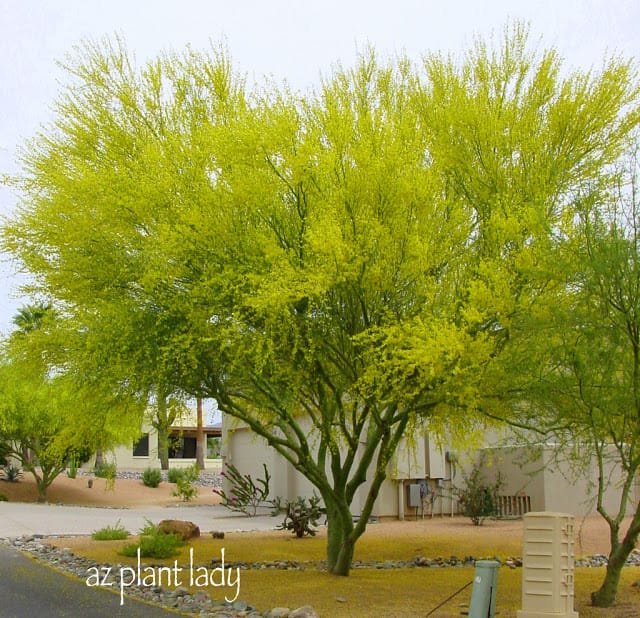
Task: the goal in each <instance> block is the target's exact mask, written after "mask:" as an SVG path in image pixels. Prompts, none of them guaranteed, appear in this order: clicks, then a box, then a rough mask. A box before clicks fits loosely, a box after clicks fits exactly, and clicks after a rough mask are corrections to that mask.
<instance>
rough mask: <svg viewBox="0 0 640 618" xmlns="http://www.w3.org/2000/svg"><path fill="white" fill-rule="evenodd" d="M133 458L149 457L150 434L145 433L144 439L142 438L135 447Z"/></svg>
mask: <svg viewBox="0 0 640 618" xmlns="http://www.w3.org/2000/svg"><path fill="white" fill-rule="evenodd" d="M133 456H134V457H149V434H148V433H145V434H144V436H142V438H140V439H139V440H138V441H137V442H136V443H135V444H134V445H133Z"/></svg>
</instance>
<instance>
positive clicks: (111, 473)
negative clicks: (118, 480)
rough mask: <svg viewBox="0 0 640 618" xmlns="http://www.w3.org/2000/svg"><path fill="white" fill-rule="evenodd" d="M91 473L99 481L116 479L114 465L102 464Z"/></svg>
mask: <svg viewBox="0 0 640 618" xmlns="http://www.w3.org/2000/svg"><path fill="white" fill-rule="evenodd" d="M93 473H94V474H95V475H96V476H97V477H98V478H101V479H111V478H115V477H116V464H115V463H106V462H103V463H101V464H98V465H97V466H95V467H94V468H93Z"/></svg>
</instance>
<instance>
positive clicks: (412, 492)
mask: <svg viewBox="0 0 640 618" xmlns="http://www.w3.org/2000/svg"><path fill="white" fill-rule="evenodd" d="M408 487H409V501H408V503H407V504H408V506H409V507H411V508H413V509H417V508H418V507H420V506H422V496H420V485H419V484H418V483H410V484H409V485H408Z"/></svg>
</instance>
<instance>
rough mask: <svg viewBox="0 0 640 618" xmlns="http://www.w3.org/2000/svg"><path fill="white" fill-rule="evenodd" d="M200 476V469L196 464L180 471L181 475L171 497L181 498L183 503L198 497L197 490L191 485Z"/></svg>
mask: <svg viewBox="0 0 640 618" xmlns="http://www.w3.org/2000/svg"><path fill="white" fill-rule="evenodd" d="M199 476H200V468H198V464H195V463H194V464H193V465H191V466H189V467H188V468H184V469H183V470H182V474H181V475H180V477H179V478H178V480H177V482H176V488H175V489H174V490H173V492H172V495H174V496H176V497H178V498H181V499H182V500H183V501H184V502H189V501H190V500H193V498H195V497H196V496H197V495H198V488H197V487H194V486H193V483H195V481H197V480H198V477H199Z"/></svg>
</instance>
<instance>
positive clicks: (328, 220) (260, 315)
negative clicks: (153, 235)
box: [164, 28, 637, 575]
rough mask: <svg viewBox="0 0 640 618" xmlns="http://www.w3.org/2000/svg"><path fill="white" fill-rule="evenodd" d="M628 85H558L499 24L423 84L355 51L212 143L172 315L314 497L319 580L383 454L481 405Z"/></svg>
mask: <svg viewBox="0 0 640 618" xmlns="http://www.w3.org/2000/svg"><path fill="white" fill-rule="evenodd" d="M629 73H630V67H629V66H628V65H625V64H623V63H620V64H617V63H612V64H611V65H609V66H608V67H606V68H605V69H604V70H603V72H602V73H601V74H593V75H582V74H576V75H572V76H569V77H568V78H566V79H564V80H562V79H561V78H560V77H559V61H558V59H557V56H556V55H555V54H554V53H553V52H549V53H547V54H544V55H543V56H542V57H541V58H539V57H537V56H535V55H534V54H531V53H529V52H528V51H527V49H526V33H525V32H524V31H523V30H522V29H520V28H516V29H515V31H514V32H513V33H511V34H510V35H508V36H507V37H506V39H505V41H504V45H503V47H502V48H500V49H499V50H496V51H492V50H490V49H488V48H487V47H486V46H484V45H482V44H479V45H478V46H477V47H476V48H475V49H474V50H473V51H472V52H470V54H469V56H468V57H467V58H466V59H465V61H464V62H463V63H462V65H461V66H458V65H456V64H455V63H454V62H453V61H451V60H445V59H442V58H440V57H437V56H433V57H430V58H428V59H427V61H426V62H425V72H424V74H422V73H419V72H416V71H415V69H413V68H412V67H411V65H410V64H409V63H408V62H406V61H399V62H397V63H389V64H387V65H381V64H380V63H379V62H378V61H377V59H376V57H375V54H371V55H365V56H364V57H363V58H361V59H360V61H359V63H358V64H357V65H356V67H354V68H353V69H347V70H344V69H337V70H336V71H335V72H334V73H333V74H332V75H331V76H329V77H328V78H327V79H325V81H324V83H323V86H322V88H321V89H320V90H319V92H317V93H316V94H314V95H311V96H309V97H305V98H303V99H302V100H300V99H296V98H295V97H293V96H291V95H289V94H288V93H286V92H284V93H269V95H268V96H263V97H262V98H259V99H257V100H256V101H254V102H252V105H251V106H249V107H247V109H246V110H243V114H242V115H238V118H237V121H236V122H234V123H229V124H225V125H223V126H220V125H217V126H215V127H213V128H212V130H211V134H210V143H209V146H210V148H211V157H212V171H211V187H210V188H207V191H208V192H209V191H210V192H211V195H210V196H209V197H208V198H207V199H204V200H202V201H200V202H199V205H198V209H194V210H192V211H191V212H190V213H189V214H190V218H189V219H188V225H187V224H186V222H185V225H183V226H182V227H181V228H180V230H179V238H181V239H182V240H183V242H182V244H181V245H180V249H181V250H182V252H181V253H178V254H176V256H175V257H174V258H173V259H172V260H171V262H172V263H176V264H188V265H194V264H196V265H198V266H197V269H192V268H189V269H188V270H185V271H184V274H183V275H181V276H178V277H177V279H176V280H177V281H179V282H180V284H179V285H174V286H173V287H174V290H175V292H176V293H175V300H176V302H183V303H185V304H184V307H187V306H188V307H189V308H190V310H191V311H192V319H193V323H194V325H197V329H198V330H197V332H200V333H201V337H200V339H199V342H196V350H197V353H196V356H197V358H198V362H199V363H200V372H201V374H202V375H203V376H205V377H204V379H203V380H204V383H205V384H206V385H207V387H208V389H209V390H208V393H209V394H210V395H211V396H212V397H215V398H216V399H217V401H218V403H219V406H220V408H221V409H222V410H223V411H224V412H226V413H227V414H229V415H231V416H233V417H235V418H237V419H240V420H241V421H243V422H244V423H246V424H247V425H248V426H249V427H250V428H251V429H252V430H253V431H254V432H255V433H257V434H258V435H260V436H262V437H263V438H264V439H265V440H266V441H267V442H268V443H269V444H270V445H271V446H272V447H273V448H274V449H276V450H277V451H278V452H279V453H280V454H281V455H282V456H283V457H284V458H285V459H287V460H288V461H289V462H290V463H291V464H292V465H293V466H294V468H296V469H297V470H298V471H300V472H301V473H302V474H303V475H305V476H306V477H307V478H308V479H309V480H310V481H311V482H312V483H313V485H314V486H315V487H316V488H317V489H318V491H319V493H320V495H321V496H322V499H323V502H324V504H325V506H326V509H327V518H328V548H327V556H328V564H329V569H330V571H331V572H333V573H336V574H341V575H345V574H347V573H348V571H349V566H350V563H351V559H352V556H353V548H354V546H355V543H356V541H357V539H358V538H359V536H360V535H361V534H362V533H363V531H364V529H365V526H366V521H367V519H368V517H369V515H370V513H371V510H372V508H373V504H374V502H375V499H376V497H377V495H378V491H379V489H380V486H381V484H382V482H383V480H384V478H385V475H386V468H387V464H388V463H389V461H390V458H391V456H392V454H393V452H394V450H395V448H396V446H397V444H398V441H399V440H400V438H401V437H402V436H403V435H405V434H406V433H407V432H408V431H409V430H410V429H411V428H412V427H413V426H414V424H415V423H416V422H420V421H421V420H424V419H427V422H429V423H430V427H431V428H432V429H433V428H434V426H435V427H436V428H437V427H438V425H439V424H441V422H442V418H443V416H446V420H447V422H448V423H449V424H450V425H453V426H454V427H455V426H457V427H458V428H463V427H464V426H465V425H464V424H465V422H469V418H472V417H470V416H469V415H467V414H466V413H467V412H469V411H474V410H476V409H477V408H478V407H479V405H480V404H481V402H482V401H483V393H482V391H481V389H480V386H479V382H480V380H481V378H483V376H484V374H485V373H486V371H487V367H488V366H490V365H491V364H492V363H494V362H495V360H496V358H497V357H499V354H500V352H501V350H502V349H503V348H504V347H505V346H506V345H507V344H508V342H509V338H510V333H511V329H512V322H513V320H515V319H516V318H517V317H518V316H519V315H521V314H522V313H526V312H528V311H530V309H531V306H532V305H533V304H536V303H537V302H539V300H538V299H539V298H541V297H542V291H543V290H544V284H543V283H541V282H540V278H539V277H537V276H536V274H537V271H536V268H537V262H538V261H539V260H540V259H541V258H540V256H547V255H548V253H549V251H550V250H552V249H553V246H554V238H553V232H554V229H555V228H556V227H557V226H558V225H559V224H560V222H561V221H563V218H564V217H565V216H566V213H567V209H568V207H569V206H570V204H571V199H572V195H573V191H574V190H575V189H576V188H577V187H580V186H581V185H583V184H584V183H586V182H588V181H589V180H591V179H593V178H595V177H596V176H598V174H600V172H601V171H602V169H603V167H604V166H606V165H607V164H608V163H610V162H612V161H613V160H615V158H616V157H617V156H618V154H619V152H620V150H621V147H622V144H623V141H624V138H625V136H626V135H627V134H628V132H629V130H630V127H632V126H633V118H634V116H633V114H634V113H635V110H633V109H632V110H631V111H630V112H629V114H627V111H626V107H627V106H631V105H632V104H634V103H636V100H635V97H636V96H637V91H636V88H635V86H634V85H633V83H631V82H629V81H628V80H627V77H628V76H629ZM177 239H178V236H176V240H175V241H174V242H173V246H174V247H177V246H178V242H177ZM164 259H166V257H164ZM196 276H197V279H196V278H195V277H196ZM167 283H168V284H169V283H170V282H167ZM180 286H184V290H183V292H184V293H183V294H181V293H180ZM185 311H186V309H185ZM200 342H202V345H201V344H200ZM359 489H360V490H361V491H362V493H363V494H364V496H365V497H364V499H363V500H362V502H361V504H360V505H359V509H358V511H359V512H358V515H360V518H359V520H358V522H357V523H353V513H352V512H351V508H350V507H351V505H352V504H353V501H354V497H355V495H356V492H357V491H358V490H359Z"/></svg>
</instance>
